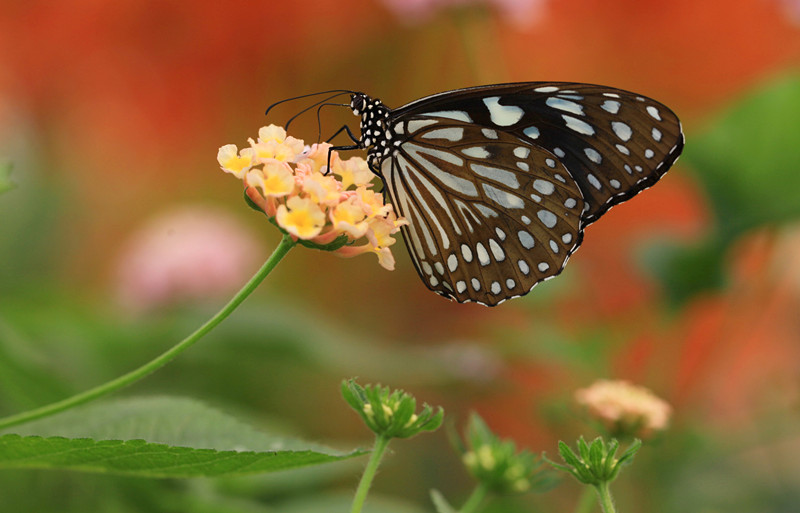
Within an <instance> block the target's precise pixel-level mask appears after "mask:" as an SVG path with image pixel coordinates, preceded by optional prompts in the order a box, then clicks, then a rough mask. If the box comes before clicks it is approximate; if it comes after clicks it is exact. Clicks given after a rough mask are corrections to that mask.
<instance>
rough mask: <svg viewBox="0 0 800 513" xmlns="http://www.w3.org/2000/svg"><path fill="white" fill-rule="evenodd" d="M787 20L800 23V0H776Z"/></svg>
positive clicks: (796, 23)
mask: <svg viewBox="0 0 800 513" xmlns="http://www.w3.org/2000/svg"><path fill="white" fill-rule="evenodd" d="M777 2H778V4H779V5H780V6H781V8H782V9H783V12H784V14H785V15H786V17H787V18H789V21H791V22H792V23H794V24H795V25H800V0H777Z"/></svg>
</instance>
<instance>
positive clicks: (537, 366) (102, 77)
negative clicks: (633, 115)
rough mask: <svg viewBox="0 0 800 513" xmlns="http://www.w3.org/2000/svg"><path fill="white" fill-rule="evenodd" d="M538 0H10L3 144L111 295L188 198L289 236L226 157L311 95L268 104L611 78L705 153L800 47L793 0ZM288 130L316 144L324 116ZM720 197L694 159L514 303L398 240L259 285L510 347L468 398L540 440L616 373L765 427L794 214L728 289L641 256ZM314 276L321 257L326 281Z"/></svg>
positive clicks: (62, 278) (398, 331)
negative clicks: (656, 273)
mask: <svg viewBox="0 0 800 513" xmlns="http://www.w3.org/2000/svg"><path fill="white" fill-rule="evenodd" d="M520 3H523V4H528V7H530V6H531V5H533V4H535V9H532V10H531V14H530V17H529V18H524V19H519V18H518V19H515V20H514V21H515V22H514V23H511V22H510V21H509V19H508V16H507V15H504V13H503V11H502V10H498V9H495V6H494V4H493V3H492V2H488V1H487V2H473V3H469V4H468V5H451V6H444V7H425V5H423V9H425V8H427V9H429V12H427V13H426V15H425V16H424V17H423V16H421V15H420V14H419V13H415V14H414V16H420V17H419V18H418V19H417V18H414V17H412V18H411V19H408V18H407V17H402V16H398V15H397V14H396V13H395V12H393V11H392V10H391V9H390V8H389V7H388V6H387V5H384V4H382V3H381V2H380V1H377V0H376V1H369V0H338V1H332V0H308V1H302V2H294V3H292V2H283V3H281V2H247V1H243V0H230V1H228V2H225V3H215V2H185V1H158V2H156V1H138V0H122V1H116V2H105V1H100V0H84V1H77V0H75V1H66V2H46V1H33V0H31V1H27V2H15V1H12V0H6V1H5V2H3V3H2V5H1V6H0V12H2V14H0V116H2V117H0V145H2V146H0V149H3V151H4V152H6V154H7V155H8V157H9V158H11V159H12V160H15V161H17V165H16V167H15V171H14V176H15V177H17V178H18V181H19V182H21V183H22V184H23V185H25V186H27V187H30V188H33V189H32V190H34V191H36V195H35V197H36V201H37V202H43V203H46V202H50V201H53V199H52V197H51V195H54V196H55V197H56V198H57V202H58V206H57V215H56V216H55V218H54V219H53V220H52V223H53V224H52V226H51V233H52V239H51V240H50V243H49V244H50V247H51V248H52V250H53V251H55V252H57V253H58V258H57V259H55V261H54V263H55V266H54V268H52V269H48V270H47V271H46V272H47V273H48V275H49V276H51V277H52V279H53V280H55V281H56V282H58V283H61V284H62V286H63V287H64V288H65V289H68V290H69V289H71V290H74V291H76V293H78V294H81V295H84V294H85V295H88V296H90V297H93V298H101V299H100V301H102V298H105V297H108V296H111V295H112V293H111V292H110V289H111V285H110V283H111V281H112V277H113V266H114V262H115V259H116V258H117V255H118V253H119V252H120V251H121V248H122V247H123V245H124V241H125V240H126V239H127V238H128V237H129V236H130V234H131V233H132V232H133V231H134V230H135V229H136V228H137V227H138V226H140V225H142V224H144V222H145V221H146V220H147V219H149V218H150V216H152V215H153V214H155V213H158V212H159V211H162V210H165V209H167V208H169V207H171V206H173V205H179V204H184V203H203V204H208V205H214V206H217V207H223V208H225V209H226V210H228V211H230V212H231V213H232V214H233V215H235V216H237V217H238V218H239V219H240V220H241V221H242V222H243V223H244V224H246V225H247V226H249V227H250V228H251V229H252V230H253V232H254V233H256V234H258V235H257V237H258V238H259V241H260V242H261V243H263V244H264V245H266V246H270V245H273V244H274V243H276V242H277V240H278V234H277V232H276V231H275V230H274V229H273V227H272V226H271V225H269V224H268V223H265V222H264V221H263V220H262V219H261V218H259V217H258V216H257V215H254V214H253V213H252V212H250V211H249V210H248V209H247V208H246V207H245V206H244V204H243V202H242V200H241V191H240V190H239V188H238V185H237V184H236V183H234V182H233V181H231V180H230V179H229V177H227V176H224V175H223V173H221V172H220V171H219V169H218V166H217V163H216V162H215V159H214V157H215V154H216V150H217V148H218V147H219V146H221V145H223V144H226V143H231V142H233V143H236V144H239V145H240V146H241V145H242V144H243V143H244V142H245V140H246V138H247V137H251V136H254V135H255V133H256V131H257V129H258V127H260V126H262V125H264V124H267V123H268V122H275V123H278V124H282V123H283V122H285V120H286V119H288V117H289V116H291V115H292V114H293V113H294V112H296V111H297V108H296V106H293V105H291V104H290V106H287V107H283V108H281V109H278V111H277V112H276V113H275V114H271V118H270V119H269V120H267V119H265V118H264V116H263V113H264V110H265V108H266V107H267V105H269V104H271V103H272V102H274V101H277V100H280V99H283V98H286V97H290V96H294V95H300V94H305V93H311V92H315V91H321V90H326V89H333V88H348V89H355V90H364V91H365V92H367V93H368V94H370V95H373V96H377V97H380V98H382V99H383V100H384V101H385V102H386V103H387V104H388V105H390V106H399V105H401V104H403V103H406V102H408V101H411V100H413V99H415V98H418V97H421V96H424V95H426V94H430V93H434V92H438V91H443V90H447V89H451V88H457V87H462V86H468V85H476V84H478V83H496V82H506V81H534V80H565V81H580V82H590V83H601V84H608V85H613V86H616V87H620V88H623V89H629V90H633V91H637V92H641V93H642V94H646V95H648V96H652V97H654V98H657V99H658V100H660V101H662V102H664V103H665V104H667V105H669V106H670V107H671V108H673V110H675V111H676V112H677V113H678V114H679V115H680V116H681V118H682V120H683V122H684V127H685V129H686V133H687V148H688V147H690V146H691V145H692V136H693V134H695V133H698V132H700V131H702V130H704V129H706V128H707V127H708V126H709V124H710V123H712V122H713V121H714V120H715V119H716V117H717V115H718V114H719V113H720V112H721V111H722V110H724V109H725V108H726V107H727V106H728V105H730V104H731V103H733V102H735V101H736V99H737V98H739V97H740V96H741V95H743V94H745V93H746V92H747V91H749V90H751V89H753V88H756V87H759V86H760V84H763V83H765V82H767V81H769V80H770V79H772V78H773V77H776V76H779V75H781V74H782V73H785V72H788V71H793V70H794V71H796V70H797V69H798V64H800V24H798V21H797V18H793V17H792V15H791V12H790V11H791V9H792V8H794V9H797V6H796V5H795V4H793V3H792V2H789V1H787V2H783V3H781V2H779V1H777V0H775V1H771V0H740V1H736V2H730V1H723V0H707V1H695V0H676V1H673V2H658V1H655V0H646V1H642V0H613V1H608V0H606V1H600V0H558V1H556V0H550V1H547V0H537V1H529V2H520ZM423 4H424V2H423ZM459 4H460V3H459ZM293 108H295V110H292V109H293ZM352 119H353V118H351V117H350V114H349V113H348V112H346V109H345V110H343V111H341V112H336V111H335V109H332V110H329V111H325V110H323V119H322V125H323V134H322V135H323V137H325V136H326V135H327V134H330V133H333V131H334V130H335V129H336V128H338V126H340V125H341V123H343V122H350V124H351V125H353V126H354V125H355V123H353V121H352ZM291 133H292V134H293V135H295V136H297V137H300V138H304V139H306V140H307V141H313V140H314V139H315V138H316V137H317V129H316V120H315V119H314V116H313V114H312V115H308V116H306V117H304V118H301V119H300V120H299V122H298V123H297V124H296V125H295V126H293V130H292V132H291ZM23 157H24V158H23ZM710 210H711V209H710V207H709V200H708V198H707V191H705V190H704V189H703V188H702V186H701V185H700V184H699V183H698V181H697V179H696V177H695V175H694V172H693V170H692V169H690V168H689V167H688V166H686V165H684V164H682V163H680V162H679V163H678V165H677V166H676V167H675V169H674V170H673V171H671V172H670V175H668V176H667V177H666V178H665V179H664V180H663V181H662V182H661V183H659V184H658V185H657V186H656V187H654V188H653V189H652V190H649V191H647V192H645V193H644V194H642V195H640V196H637V197H636V198H634V199H632V200H631V201H630V202H628V203H626V204H625V205H622V206H619V207H617V208H615V209H614V210H613V211H611V212H610V213H609V214H608V215H607V216H606V217H605V218H604V219H603V220H602V221H601V222H599V223H597V224H596V225H594V226H593V227H592V228H591V229H589V230H588V231H587V234H586V238H585V242H584V246H583V247H582V248H581V250H580V251H579V252H578V253H577V254H576V255H575V257H574V258H573V259H571V261H570V266H569V267H568V269H567V271H566V272H565V273H564V275H563V276H562V277H560V278H559V279H558V280H555V281H554V282H549V283H548V284H547V285H546V286H542V287H541V289H542V290H541V291H539V289H537V291H534V293H533V294H531V297H528V298H526V299H522V300H516V301H512V302H509V303H506V304H504V305H502V306H501V307H499V308H496V309H486V308H483V307H480V306H475V305H457V304H453V303H449V302H446V301H444V300H442V299H441V298H439V297H437V296H435V295H433V294H430V293H429V292H428V291H427V289H425V287H424V286H423V285H422V284H421V283H419V282H418V280H417V278H416V277H415V272H414V270H413V267H412V266H411V264H410V262H409V260H408V258H407V257H406V256H405V254H404V250H402V249H401V248H400V247H399V246H398V248H397V250H396V251H395V254H396V256H397V258H398V265H397V270H396V271H394V272H392V273H388V272H385V271H383V270H382V269H381V268H380V267H379V266H378V265H377V264H376V262H374V261H372V260H370V259H368V258H364V257H362V258H357V259H353V260H339V259H336V258H332V257H331V256H330V255H328V254H323V253H317V252H312V251H307V250H304V249H298V250H296V251H294V252H293V253H292V255H291V257H290V258H289V259H287V261H285V262H284V263H282V264H281V266H280V268H279V269H278V271H277V272H276V274H275V275H274V276H271V277H270V278H269V280H267V282H266V283H265V284H264V285H262V288H265V289H267V290H268V291H269V292H270V294H271V297H273V298H277V297H281V298H285V300H286V301H287V302H289V303H291V304H297V305H301V307H302V308H307V309H310V310H313V311H319V312H321V313H322V314H323V315H325V316H326V317H330V318H337V319H341V320H342V321H343V322H345V323H352V324H354V325H357V326H359V327H360V328H363V330H365V331H366V332H368V333H371V334H372V336H374V337H375V338H376V339H386V340H392V341H402V342H403V343H407V344H410V345H426V344H439V343H450V342H453V341H460V340H469V341H474V342H476V343H478V344H480V345H485V346H487V347H493V346H494V345H496V344H500V343H503V344H505V345H503V347H504V348H505V349H504V351H505V353H504V354H503V355H502V357H503V358H507V360H506V365H505V367H504V369H505V371H504V372H503V374H502V375H500V376H498V377H497V380H496V381H495V383H494V384H493V385H492V387H491V389H490V392H491V393H487V394H481V393H480V392H478V393H476V395H475V396H469V397H462V398H461V401H462V404H461V405H460V406H459V407H463V408H464V409H468V408H477V409H478V410H479V411H481V412H482V413H484V414H485V416H486V417H487V420H488V421H489V422H490V424H492V425H493V427H495V428H496V429H498V430H499V431H501V433H503V434H504V435H513V436H514V437H515V438H517V439H518V440H519V441H520V442H522V443H525V444H531V445H533V446H537V447H538V446H543V445H547V446H552V441H553V440H554V439H556V438H558V436H557V434H556V433H552V432H549V431H548V429H547V428H546V427H545V426H544V425H543V423H542V422H541V419H536V418H535V417H534V414H533V413H527V414H524V415H523V414H520V411H528V410H530V409H531V405H534V404H537V401H539V400H549V399H553V398H554V397H555V398H561V399H563V398H568V395H569V391H570V390H574V389H575V388H576V387H578V386H582V385H584V384H586V382H587V381H589V380H591V379H594V378H596V377H605V376H611V377H622V378H628V379H631V380H633V381H636V382H640V383H644V384H647V385H648V386H651V387H652V388H654V389H655V390H657V391H658V392H659V393H660V394H661V395H662V396H664V397H665V398H666V399H668V400H669V401H670V402H672V403H673V404H674V406H675V407H676V410H677V411H678V416H679V418H681V417H682V416H692V418H693V419H694V420H695V421H699V422H701V423H704V422H709V423H711V424H714V423H716V424H717V425H718V426H723V425H725V423H727V422H731V421H733V420H735V421H737V422H743V421H746V420H748V419H749V420H751V421H752V420H753V418H754V416H756V415H758V414H759V412H761V411H762V410H763V408H766V407H768V406H769V405H765V404H764V398H765V396H769V397H772V398H774V400H775V401H776V403H779V404H780V405H783V404H784V401H788V402H791V401H792V400H796V398H793V396H792V394H793V393H795V391H796V390H797V383H796V377H797V375H798V370H799V369H798V364H797V362H800V354H798V353H799V352H800V349H798V344H797V342H798V333H800V327H798V321H797V319H798V318H797V315H796V312H797V311H798V306H800V305H799V304H798V300H800V286H798V283H800V281H798V280H799V278H798V276H799V275H798V269H797V264H796V261H797V259H796V257H797V255H798V254H800V246H798V243H797V231H796V229H795V231H794V232H790V233H789V234H788V235H787V234H786V233H783V232H782V233H775V232H774V231H773V230H771V229H769V228H767V229H765V230H763V231H759V232H757V233H751V234H749V235H747V236H746V237H743V238H742V240H740V241H739V243H738V244H737V245H735V246H734V247H732V248H731V250H730V252H729V253H728V255H727V256H728V258H727V262H726V268H725V270H724V272H725V273H726V275H727V276H729V278H730V282H729V286H728V287H726V288H725V289H723V290H718V291H709V292H706V293H704V294H702V295H699V296H697V297H693V298H692V299H691V300H690V301H689V302H687V303H686V304H684V305H681V306H679V307H677V308H674V309H670V307H669V306H668V305H667V301H666V299H665V297H664V294H663V286H664V284H663V283H660V282H658V281H657V280H656V279H655V278H654V277H653V276H652V275H651V274H649V273H648V272H646V270H644V269H642V268H641V267H640V266H639V265H638V260H637V251H639V249H640V248H641V247H642V245H643V244H645V243H647V242H648V241H651V240H654V239H667V240H670V241H672V242H676V243H680V242H687V243H689V242H691V241H697V240H701V239H702V238H703V237H705V236H706V235H707V234H708V233H709V231H710V230H712V229H713V226H714V224H715V222H716V221H715V220H714V219H713V215H712V213H711V212H710ZM264 256H266V255H264ZM254 265H255V264H254ZM310 269H313V270H317V269H319V270H320V271H319V275H318V276H314V278H313V280H310V279H308V276H309V270H310ZM30 272H36V270H30ZM787 273H788V275H787ZM792 273H793V274H792ZM787 276H790V277H792V278H791V279H790V278H789V277H787ZM792 280H793V281H792ZM534 296H535V297H534ZM554 324H555V325H556V326H557V327H558V332H557V334H556V335H553V333H552V332H551V330H552V328H553V325H554ZM548 337H555V338H563V339H566V340H573V341H581V342H580V343H584V344H599V345H600V346H602V349H598V361H595V362H589V363H587V365H586V366H585V367H582V368H578V369H576V368H575V366H574V362H571V361H569V360H568V359H567V358H565V357H564V355H563V354H560V355H559V354H558V353H552V352H549V351H552V349H551V345H548V344H545V343H541V344H540V341H542V340H547V339H548ZM574 343H575V344H577V343H578V342H574ZM524 344H529V345H530V346H535V347H536V346H537V345H541V346H542V347H545V348H546V349H530V347H528V348H526V349H520V346H521V345H524ZM520 354H521V355H523V357H522V358H517V356H518V355H520ZM554 356H555V357H554ZM766 377H769V378H770V379H769V380H767V381H765V378H766ZM776 386H780V387H783V388H781V389H780V390H782V392H780V394H784V396H785V397H784V399H781V398H780V397H779V396H780V394H778V395H779V396H776V395H775V387H776Z"/></svg>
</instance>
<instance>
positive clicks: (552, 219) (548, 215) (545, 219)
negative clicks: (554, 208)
mask: <svg viewBox="0 0 800 513" xmlns="http://www.w3.org/2000/svg"><path fill="white" fill-rule="evenodd" d="M536 217H538V218H539V221H541V222H542V224H543V225H545V226H546V227H548V228H552V227H554V226H555V225H556V222H557V221H558V218H556V215H555V214H554V213H552V212H550V211H549V210H540V211H538V212H536Z"/></svg>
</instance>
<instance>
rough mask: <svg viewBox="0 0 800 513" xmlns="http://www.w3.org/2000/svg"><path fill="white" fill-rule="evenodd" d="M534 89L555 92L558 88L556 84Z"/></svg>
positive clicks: (540, 91)
mask: <svg viewBox="0 0 800 513" xmlns="http://www.w3.org/2000/svg"><path fill="white" fill-rule="evenodd" d="M534 91H536V92H537V93H553V92H555V91H558V88H557V87H556V86H542V87H537V88H536V89H534Z"/></svg>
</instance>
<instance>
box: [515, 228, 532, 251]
mask: <svg viewBox="0 0 800 513" xmlns="http://www.w3.org/2000/svg"><path fill="white" fill-rule="evenodd" d="M517 237H518V238H519V242H520V244H522V247H523V248H525V249H531V248H532V247H533V245H534V244H535V241H534V239H533V235H531V234H530V232H528V231H525V230H520V231H518V232H517Z"/></svg>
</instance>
